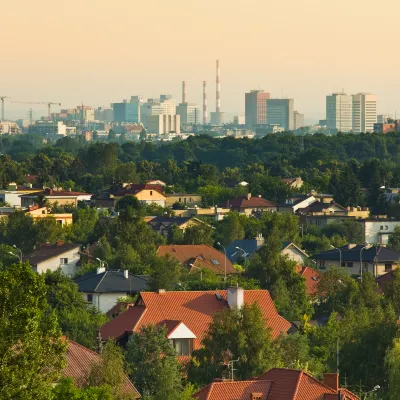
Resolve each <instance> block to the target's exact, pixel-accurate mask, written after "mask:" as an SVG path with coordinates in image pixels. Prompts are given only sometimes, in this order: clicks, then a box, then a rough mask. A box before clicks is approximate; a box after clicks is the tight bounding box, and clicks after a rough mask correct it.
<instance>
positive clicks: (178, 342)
mask: <svg viewBox="0 0 400 400" xmlns="http://www.w3.org/2000/svg"><path fill="white" fill-rule="evenodd" d="M253 303H258V305H259V307H260V309H261V311H262V314H263V317H264V319H265V321H266V327H269V328H271V329H272V331H271V332H272V336H273V337H274V338H276V337H277V336H279V335H280V334H281V333H284V334H285V333H286V332H288V330H289V329H290V328H291V323H290V322H288V321H286V320H285V319H284V318H283V317H281V316H280V315H279V314H278V312H277V311H276V308H275V305H274V303H273V301H272V299H271V296H270V294H269V292H268V291H267V290H244V289H243V288H240V287H230V288H228V289H227V290H212V291H211V290H210V291H196V292H187V291H180V292H167V291H165V290H159V291H158V292H156V293H154V292H142V293H140V295H139V298H138V300H137V301H136V303H135V305H134V306H133V307H130V308H128V310H126V311H125V312H123V313H122V314H120V315H118V316H117V317H116V318H114V319H113V320H111V321H110V322H108V323H106V324H105V325H103V326H102V327H101V328H100V333H101V337H102V338H103V339H104V340H107V339H110V338H114V339H116V340H117V341H118V342H119V343H120V344H122V345H124V344H126V343H127V341H128V340H129V337H130V336H131V335H132V333H133V332H138V331H139V330H140V328H141V327H143V326H146V325H148V324H154V325H158V326H160V325H161V326H165V328H166V331H167V337H168V339H170V340H171V343H172V344H173V346H174V347H175V349H176V353H177V355H178V356H184V357H185V358H184V359H187V357H188V356H190V355H191V353H192V351H193V350H196V349H199V348H200V347H201V342H202V340H203V338H204V336H205V334H206V332H207V330H208V326H209V325H210V323H211V321H212V319H213V316H214V314H215V313H217V312H220V311H222V310H224V309H226V308H228V307H229V308H238V307H242V306H243V305H244V304H253Z"/></svg>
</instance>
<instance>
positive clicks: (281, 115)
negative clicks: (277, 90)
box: [267, 99, 294, 131]
mask: <svg viewBox="0 0 400 400" xmlns="http://www.w3.org/2000/svg"><path fill="white" fill-rule="evenodd" d="M267 123H268V124H269V125H279V126H280V127H281V128H283V129H284V130H285V131H292V130H293V129H294V99H267Z"/></svg>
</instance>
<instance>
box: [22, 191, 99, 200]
mask: <svg viewBox="0 0 400 400" xmlns="http://www.w3.org/2000/svg"><path fill="white" fill-rule="evenodd" d="M32 196H36V197H37V196H45V197H78V196H91V194H90V193H84V192H70V191H69V190H54V189H46V190H41V191H39V192H33V193H28V194H23V195H22V196H19V197H29V198H31V197H32Z"/></svg>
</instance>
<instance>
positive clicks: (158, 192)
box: [114, 184, 166, 207]
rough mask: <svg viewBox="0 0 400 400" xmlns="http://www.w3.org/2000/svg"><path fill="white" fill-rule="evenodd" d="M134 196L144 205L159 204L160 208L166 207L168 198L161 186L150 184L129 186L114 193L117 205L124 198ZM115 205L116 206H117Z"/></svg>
mask: <svg viewBox="0 0 400 400" xmlns="http://www.w3.org/2000/svg"><path fill="white" fill-rule="evenodd" d="M129 195H133V196H135V197H136V198H137V199H138V200H139V201H140V202H141V203H142V204H153V203H155V204H158V205H159V206H162V207H165V200H166V197H165V195H164V193H163V189H162V187H161V186H160V185H148V184H128V185H125V186H123V187H121V188H119V189H117V190H116V191H115V193H114V199H115V203H116V202H117V201H118V200H120V199H122V198H123V197H124V196H129ZM115 203H114V205H115Z"/></svg>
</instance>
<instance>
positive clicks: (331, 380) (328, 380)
mask: <svg viewBox="0 0 400 400" xmlns="http://www.w3.org/2000/svg"><path fill="white" fill-rule="evenodd" d="M324 385H325V386H328V387H330V388H331V389H333V390H335V391H338V389H339V374H337V373H332V374H328V373H327V374H324Z"/></svg>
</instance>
